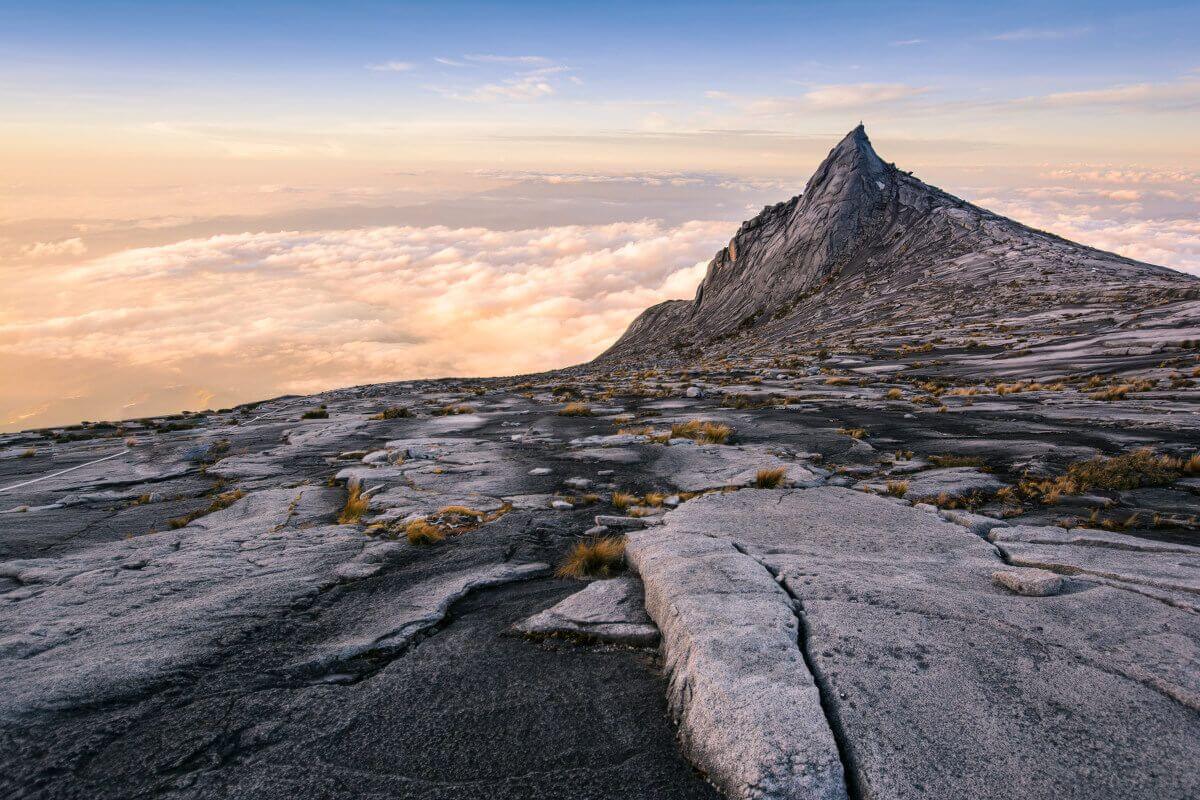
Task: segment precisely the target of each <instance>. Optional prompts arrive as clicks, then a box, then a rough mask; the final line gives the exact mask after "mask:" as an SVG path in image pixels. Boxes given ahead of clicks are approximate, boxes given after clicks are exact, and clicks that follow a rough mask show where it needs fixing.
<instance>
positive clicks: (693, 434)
mask: <svg viewBox="0 0 1200 800" xmlns="http://www.w3.org/2000/svg"><path fill="white" fill-rule="evenodd" d="M732 435H733V428H731V427H729V426H728V425H724V424H722V423H720V422H708V421H706V420H698V419H693V420H689V421H687V422H677V423H675V424H674V425H672V426H671V438H672V439H691V440H692V441H696V442H701V443H704V444H725V443H726V442H727V441H729V437H730V436H732Z"/></svg>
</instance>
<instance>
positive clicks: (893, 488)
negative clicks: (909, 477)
mask: <svg viewBox="0 0 1200 800" xmlns="http://www.w3.org/2000/svg"><path fill="white" fill-rule="evenodd" d="M887 493H888V494H890V495H891V496H892V497H904V495H906V494H908V481H888V482H887Z"/></svg>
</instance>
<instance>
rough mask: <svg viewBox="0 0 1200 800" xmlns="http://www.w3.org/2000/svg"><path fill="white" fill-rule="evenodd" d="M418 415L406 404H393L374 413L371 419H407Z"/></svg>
mask: <svg viewBox="0 0 1200 800" xmlns="http://www.w3.org/2000/svg"><path fill="white" fill-rule="evenodd" d="M414 416H416V415H415V414H413V412H411V411H409V410H408V409H407V408H405V407H404V406H391V407H389V408H385V409H384V410H383V411H380V412H379V413H378V414H373V415H372V416H371V419H406V418H408V417H414Z"/></svg>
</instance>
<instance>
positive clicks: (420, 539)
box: [404, 519, 446, 545]
mask: <svg viewBox="0 0 1200 800" xmlns="http://www.w3.org/2000/svg"><path fill="white" fill-rule="evenodd" d="M404 538H406V539H408V543H409V544H418V545H419V544H437V543H438V542H440V541H442V540H443V539H445V538H446V533H445V531H443V530H442V529H441V528H439V527H438V526H437V525H434V524H432V523H430V522H428V521H427V520H423V519H414V520H413V521H412V522H410V523H408V524H407V525H405V526H404Z"/></svg>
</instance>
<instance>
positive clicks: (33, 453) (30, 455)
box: [17, 447, 37, 458]
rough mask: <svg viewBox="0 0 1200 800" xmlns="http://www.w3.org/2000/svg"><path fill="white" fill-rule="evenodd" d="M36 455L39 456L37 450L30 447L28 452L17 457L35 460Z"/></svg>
mask: <svg viewBox="0 0 1200 800" xmlns="http://www.w3.org/2000/svg"><path fill="white" fill-rule="evenodd" d="M36 455H37V448H36V447H30V448H29V449H28V450H25V451H23V452H22V453H21V455H19V456H17V458H33V457H34V456H36Z"/></svg>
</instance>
